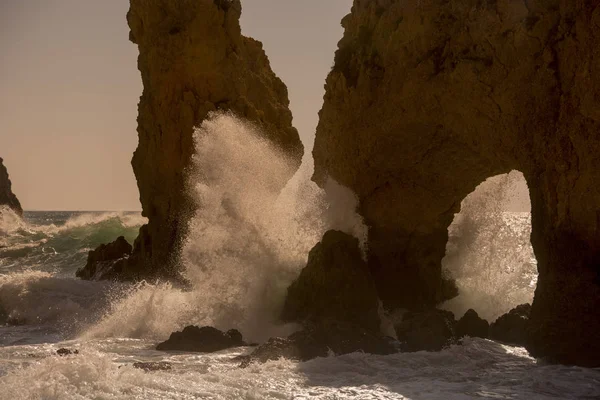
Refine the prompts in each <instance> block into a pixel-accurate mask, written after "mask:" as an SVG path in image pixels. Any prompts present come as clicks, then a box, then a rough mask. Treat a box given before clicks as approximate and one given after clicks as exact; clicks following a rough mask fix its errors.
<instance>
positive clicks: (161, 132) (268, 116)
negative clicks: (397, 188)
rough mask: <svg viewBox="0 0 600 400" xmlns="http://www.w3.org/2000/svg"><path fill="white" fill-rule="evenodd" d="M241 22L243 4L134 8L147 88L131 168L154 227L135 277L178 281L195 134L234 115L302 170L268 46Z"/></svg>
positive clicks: (165, 2)
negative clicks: (223, 113)
mask: <svg viewBox="0 0 600 400" xmlns="http://www.w3.org/2000/svg"><path fill="white" fill-rule="evenodd" d="M240 14H241V5H240V2H239V0H232V1H228V0H178V1H172V0H131V1H130V10H129V12H128V14H127V22H128V23H129V27H130V28H131V31H130V39H131V41H132V42H134V43H136V44H137V45H138V48H139V53H140V54H139V57H138V68H139V70H140V72H141V74H142V81H143V85H144V91H143V94H142V97H141V99H140V103H139V115H138V135H139V145H138V148H137V150H136V151H135V154H134V157H133V160H132V165H133V170H134V172H135V176H136V178H137V182H138V187H139V190H140V200H141V203H142V207H143V215H144V216H146V217H148V219H149V222H148V225H147V227H144V228H143V229H142V230H141V231H140V237H139V238H138V240H137V241H136V243H135V245H134V255H133V257H132V260H135V261H136V263H137V266H135V265H134V263H130V264H131V266H130V267H131V270H132V271H131V274H139V275H141V276H144V277H148V276H152V275H159V276H167V277H168V276H173V275H175V272H176V271H175V270H174V268H169V267H168V266H169V265H170V261H171V258H172V257H173V255H174V254H176V253H177V244H178V242H179V239H180V238H181V236H182V235H183V234H184V233H185V230H186V225H187V219H188V215H189V214H190V213H191V211H192V210H190V206H189V203H190V202H189V200H188V198H187V197H186V192H185V188H184V183H185V170H186V168H187V167H188V166H189V163H190V157H191V155H192V153H193V151H194V143H193V138H192V133H193V127H194V126H199V125H200V124H201V123H202V121H203V120H204V119H205V118H206V117H207V115H208V113H209V112H211V111H215V110H228V111H232V112H234V113H235V114H237V115H238V116H240V117H244V118H246V119H248V120H250V121H253V122H255V123H257V124H258V125H259V126H260V127H261V128H262V129H261V130H262V131H264V132H265V135H266V136H267V138H268V139H270V140H272V141H273V142H274V143H276V144H277V145H279V147H280V148H282V149H283V150H284V151H285V152H286V153H287V154H289V155H290V157H291V158H292V159H293V160H295V161H296V162H297V164H298V165H299V164H300V161H301V158H302V154H303V147H302V143H301V142H300V139H299V136H298V132H297V131H296V129H295V128H294V127H292V114H291V112H290V110H289V108H288V105H289V100H288V94H287V89H286V87H285V85H284V84H283V83H282V82H281V80H279V78H277V77H276V76H275V74H274V73H273V72H272V71H271V68H270V66H269V60H268V58H267V57H266V55H265V53H264V51H263V49H262V44H261V43H260V42H258V41H256V40H253V39H251V38H247V37H244V36H242V35H241V30H240V24H239V18H240ZM284 185H285V182H281V187H283V186H284ZM140 265H141V266H142V267H140Z"/></svg>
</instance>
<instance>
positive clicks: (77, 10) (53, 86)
mask: <svg viewBox="0 0 600 400" xmlns="http://www.w3.org/2000/svg"><path fill="white" fill-rule="evenodd" d="M351 5H352V0H301V1H300V0H242V7H243V12H242V19H241V25H242V32H243V33H244V34H245V35H246V36H251V37H254V38H255V39H258V40H260V41H262V42H263V44H264V48H265V51H266V52H267V55H268V56H269V59H270V60H271V67H272V68H273V70H274V71H275V73H276V74H277V75H278V76H279V77H280V78H281V79H282V80H283V81H284V82H285V83H286V85H287V86H288V91H289V95H290V101H291V109H292V113H293V114H294V126H295V127H296V128H298V130H299V131H300V136H301V139H302V141H303V142H304V145H305V147H306V151H307V153H310V151H311V149H312V145H313V141H314V131H315V128H316V125H317V119H318V117H317V113H318V110H319V109H320V108H321V105H322V102H323V100H322V99H323V94H324V88H323V85H324V83H325V78H326V76H327V73H328V72H329V70H330V69H331V66H332V64H333V55H334V51H335V49H336V47H337V46H336V45H337V42H338V41H339V40H340V38H341V37H342V33H343V31H342V28H341V26H340V21H341V19H342V17H343V16H344V15H346V14H348V13H349V12H350V7H351ZM128 8H129V1H128V0H102V1H99V0H0V52H1V53H0V54H2V62H1V63H0V157H3V158H4V163H5V165H6V167H7V168H8V172H9V174H10V177H11V180H12V182H13V191H14V192H15V194H16V195H17V197H18V198H19V199H20V201H21V203H22V205H23V208H24V209H26V210H139V209H140V203H139V194H138V189H137V185H136V182H135V177H134V175H133V171H132V168H131V164H130V162H131V157H132V155H133V151H134V150H135V148H136V146H137V132H136V124H137V123H136V117H137V103H138V100H139V96H140V94H141V92H142V83H141V78H140V74H139V71H138V70H137V61H136V60H137V47H136V46H135V45H134V44H133V43H131V42H129V40H128V33H129V28H128V27H127V22H126V20H125V15H126V13H127V10H128Z"/></svg>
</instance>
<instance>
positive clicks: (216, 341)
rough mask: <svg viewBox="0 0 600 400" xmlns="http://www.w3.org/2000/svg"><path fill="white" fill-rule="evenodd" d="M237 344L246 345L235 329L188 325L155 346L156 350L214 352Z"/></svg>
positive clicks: (237, 345)
mask: <svg viewBox="0 0 600 400" xmlns="http://www.w3.org/2000/svg"><path fill="white" fill-rule="evenodd" d="M239 346H246V343H245V342H244V341H243V338H242V334H241V333H240V332H239V331H238V330H236V329H230V330H228V331H227V332H222V331H220V330H218V329H216V328H213V327H211V326H203V327H202V328H199V327H197V326H192V325H190V326H186V327H185V328H184V329H183V331H181V332H173V333H172V334H171V336H170V337H169V339H168V340H167V341H165V342H162V343H160V344H159V345H158V346H156V350H163V351H191V352H199V353H214V352H215V351H220V350H225V349H229V348H232V347H239Z"/></svg>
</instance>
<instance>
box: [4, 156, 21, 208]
mask: <svg viewBox="0 0 600 400" xmlns="http://www.w3.org/2000/svg"><path fill="white" fill-rule="evenodd" d="M3 205H6V206H9V207H10V208H11V209H13V210H14V211H15V212H16V213H17V214H18V215H19V216H23V208H21V203H19V199H17V196H15V194H14V193H13V192H12V183H11V182H10V179H9V178H8V171H7V170H6V167H5V166H4V160H2V158H0V206H3Z"/></svg>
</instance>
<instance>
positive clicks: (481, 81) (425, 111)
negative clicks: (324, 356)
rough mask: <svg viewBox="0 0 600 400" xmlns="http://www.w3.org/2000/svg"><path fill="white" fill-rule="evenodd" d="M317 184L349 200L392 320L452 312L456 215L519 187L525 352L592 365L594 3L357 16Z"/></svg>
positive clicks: (416, 2) (323, 136)
mask: <svg viewBox="0 0 600 400" xmlns="http://www.w3.org/2000/svg"><path fill="white" fill-rule="evenodd" d="M342 24H343V26H344V28H345V34H344V38H343V39H342V40H341V41H340V43H339V50H338V51H337V53H336V60H335V65H334V67H333V70H332V72H331V73H330V75H329V77H328V78H327V83H326V94H325V102H324V105H323V108H322V110H321V112H320V117H321V118H320V123H319V126H318V128H317V137H316V140H315V147H314V151H313V155H314V159H315V175H314V179H315V180H316V181H317V182H319V183H322V182H324V180H325V178H326V176H331V177H333V178H334V179H336V180H337V181H338V182H340V183H341V184H343V185H345V186H348V187H349V188H351V189H352V190H354V191H355V192H356V194H357V195H358V198H359V200H360V212H361V214H362V215H363V216H364V218H365V222H366V223H367V225H368V226H369V227H370V232H369V249H370V258H369V260H370V268H371V271H372V273H373V275H374V277H375V280H376V284H377V287H378V290H379V294H380V296H381V298H382V300H383V302H384V304H385V305H386V306H387V307H388V308H395V307H408V308H421V307H426V306H433V305H435V304H437V303H439V302H440V301H442V300H443V299H444V298H445V297H446V296H445V293H444V286H445V285H444V284H443V281H442V279H441V265H440V261H441V259H442V257H443V256H444V251H445V244H446V241H447V235H448V234H447V228H448V225H449V224H450V223H451V222H452V217H453V214H454V213H455V212H457V211H458V207H459V205H460V201H461V200H462V199H463V198H464V197H465V196H466V195H467V194H468V193H470V192H471V191H473V190H474V188H475V187H476V186H477V185H478V184H479V183H480V182H482V181H484V180H485V179H486V178H488V177H489V176H494V175H498V174H501V173H507V172H509V171H510V170H512V169H518V170H520V171H522V172H523V174H524V175H525V178H526V180H527V182H528V185H529V189H530V195H531V202H532V226H533V232H532V237H531V240H532V245H533V247H534V250H535V255H536V258H537V260H538V270H539V280H538V286H537V289H536V293H535V300H534V303H533V310H532V316H531V332H530V340H529V345H528V348H529V350H530V351H531V352H532V354H534V355H536V356H548V357H550V358H551V359H554V360H559V361H561V362H565V363H577V364H582V365H590V366H591V365H595V366H598V365H600V338H599V335H600V334H599V333H598V332H600V317H599V314H598V309H600V234H599V231H598V230H599V227H600V211H599V208H600V189H599V188H598V186H597V185H596V183H595V182H598V181H600V159H599V156H598V151H599V150H600V134H599V133H600V82H599V80H598V76H600V2H598V1H597V0H577V1H572V0H568V1H567V0H546V1H542V0H531V1H526V2H520V1H512V0H492V1H480V0H460V1H459V0H450V1H448V0H402V1H400V0H378V1H371V0H355V2H354V6H353V9H352V13H351V14H350V15H348V16H347V17H345V18H344V20H343V22H342Z"/></svg>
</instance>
